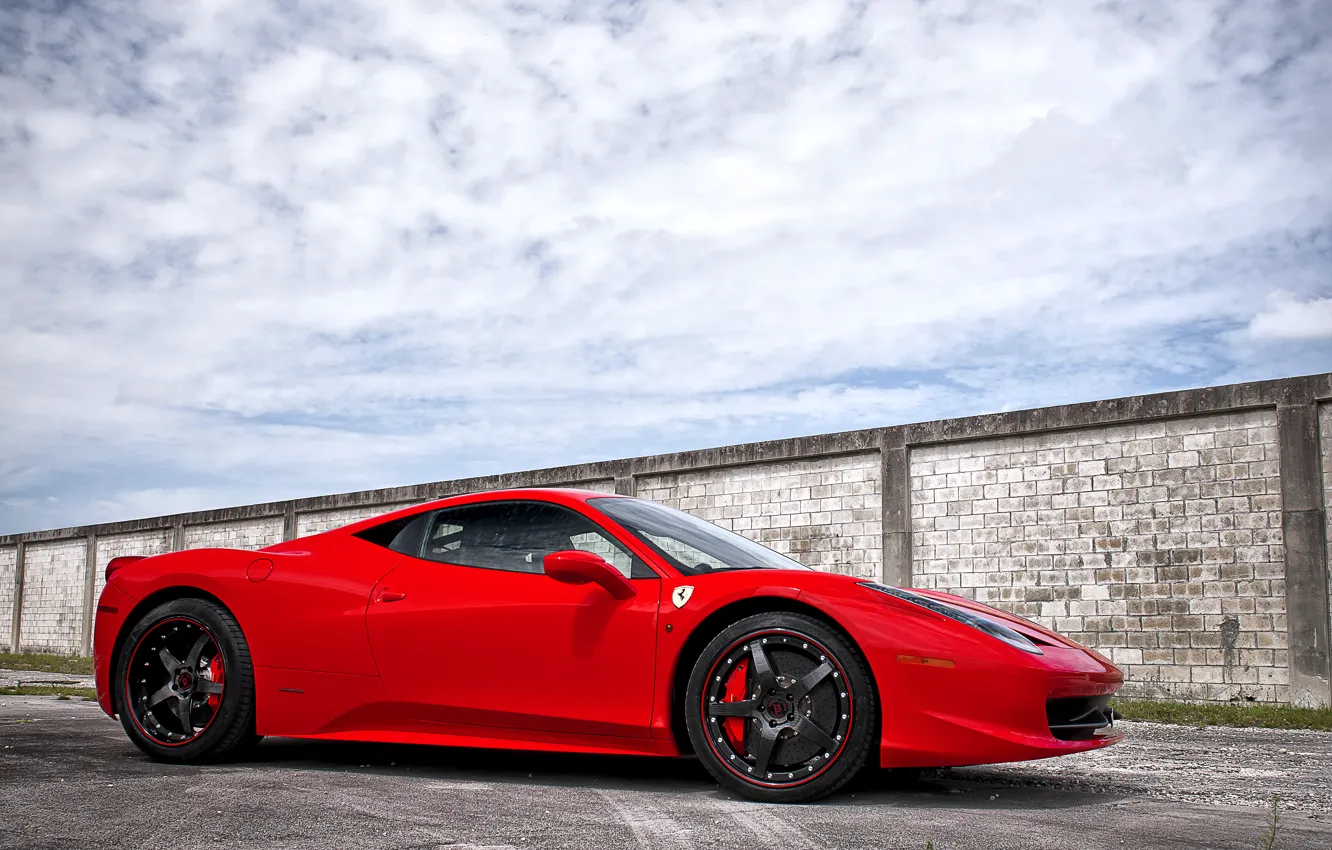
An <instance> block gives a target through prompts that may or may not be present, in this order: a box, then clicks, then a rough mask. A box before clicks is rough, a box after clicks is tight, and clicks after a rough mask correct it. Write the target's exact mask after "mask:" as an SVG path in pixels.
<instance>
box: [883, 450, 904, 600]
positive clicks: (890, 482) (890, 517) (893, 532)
mask: <svg viewBox="0 0 1332 850" xmlns="http://www.w3.org/2000/svg"><path fill="white" fill-rule="evenodd" d="M908 452H909V450H908V449H907V445H906V432H905V431H904V430H903V429H901V428H885V429H884V431H883V434H882V436H881V437H880V441H879V454H880V459H881V461H882V474H883V482H882V486H881V487H880V493H881V494H882V498H883V577H882V581H883V583H884V584H889V585H893V586H894V587H910V586H911V473H910V464H909V462H908V461H909V458H908Z"/></svg>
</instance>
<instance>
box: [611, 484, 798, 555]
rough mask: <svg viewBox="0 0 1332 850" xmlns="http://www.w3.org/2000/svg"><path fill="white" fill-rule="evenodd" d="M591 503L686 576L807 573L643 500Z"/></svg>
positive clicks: (732, 535) (695, 519)
mask: <svg viewBox="0 0 1332 850" xmlns="http://www.w3.org/2000/svg"><path fill="white" fill-rule="evenodd" d="M587 503H588V504H589V505H591V506H592V507H594V508H596V509H597V510H599V511H601V512H602V513H603V514H605V515H606V516H608V517H610V518H611V519H613V520H615V521H616V522H618V523H619V524H620V525H622V526H624V527H625V529H627V530H628V531H629V532H631V533H632V534H633V535H634V536H636V537H637V538H638V539H639V540H641V541H643V542H644V543H646V544H647V545H648V546H649V547H651V548H652V550H653V551H655V552H656V553H657V554H658V555H660V556H661V557H663V558H665V559H666V561H667V562H668V563H669V564H670V565H671V566H673V567H675V568H676V569H677V570H679V571H680V572H682V573H688V574H696V573H710V572H716V571H718V570H807V569H809V567H806V566H804V565H803V564H801V563H800V562H798V561H793V560H791V559H790V558H788V557H786V556H785V555H779V554H777V553H776V552H774V551H772V550H771V549H768V548H766V547H764V546H760V545H759V544H757V543H755V542H754V541H752V540H749V539H748V538H745V537H741V536H740V535H739V534H736V533H735V532H733V531H727V530H726V529H724V528H721V527H719V526H716V525H713V524H712V523H710V522H704V521H703V520H701V519H699V518H698V517H695V516H691V515H689V514H687V513H685V512H684V511H677V510H676V509H675V508H668V507H666V506H665V505H661V504H658V503H656V502H648V501H644V500H642V499H626V498H611V497H604V498H596V499H588V500H587Z"/></svg>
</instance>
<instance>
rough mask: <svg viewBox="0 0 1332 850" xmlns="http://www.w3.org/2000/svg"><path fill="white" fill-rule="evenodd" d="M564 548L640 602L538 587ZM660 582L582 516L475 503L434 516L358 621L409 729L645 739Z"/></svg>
mask: <svg viewBox="0 0 1332 850" xmlns="http://www.w3.org/2000/svg"><path fill="white" fill-rule="evenodd" d="M567 549H582V550H584V551H590V552H595V553H596V554H598V555H601V556H602V557H603V558H605V559H606V560H607V561H609V562H610V563H612V565H613V566H615V567H616V568H617V569H619V570H620V572H621V573H623V574H624V575H626V576H627V577H629V578H630V579H631V584H632V585H633V586H634V587H635V588H636V589H637V591H638V592H637V594H636V595H634V596H633V597H631V598H629V599H625V600H618V599H615V598H613V597H612V596H611V595H610V594H609V593H607V592H606V590H604V589H603V588H602V587H600V586H599V585H596V584H582V585H576V584H564V583H561V582H559V581H556V580H555V579H553V578H550V577H548V576H546V575H545V574H544V572H543V570H542V560H543V558H544V557H545V555H546V554H548V553H549V552H552V551H560V550H567ZM659 584H660V579H658V578H657V576H656V574H655V573H653V572H652V571H651V570H650V569H648V568H647V567H646V566H645V565H643V564H642V563H641V562H639V561H638V560H637V559H635V558H634V557H632V556H631V555H630V553H629V551H628V550H627V549H626V547H624V546H623V545H622V544H620V543H619V542H618V541H616V540H615V539H614V538H613V537H612V536H611V535H610V534H609V533H607V532H606V531H605V530H603V529H602V528H600V527H599V526H598V525H596V524H595V523H594V522H593V521H592V520H591V519H589V518H587V517H586V516H584V515H582V514H580V513H577V512H575V511H573V510H571V509H569V508H564V507H560V506H557V505H554V504H550V503H546V502H537V501H507V502H482V503H479V504H473V505H466V506H462V507H456V508H447V509H444V510H441V511H438V512H436V513H435V514H434V515H433V517H431V519H430V520H429V522H428V525H426V526H425V533H424V535H423V539H422V542H421V545H420V548H419V550H417V551H415V552H413V553H411V554H409V555H408V557H406V558H404V559H403V561H402V562H401V563H400V564H399V565H398V566H397V567H395V568H394V569H393V571H392V572H390V573H389V574H388V575H387V576H385V577H384V578H383V579H382V580H381V582H380V583H379V585H378V586H377V587H376V588H375V590H374V592H373V593H372V594H371V602H370V607H369V609H368V610H367V614H366V622H367V627H368V630H369V634H370V642H371V646H372V648H373V650H374V656H375V661H376V664H377V665H378V668H379V672H380V676H381V678H382V679H383V681H384V686H385V688H386V690H387V691H388V695H389V698H390V699H391V700H393V701H394V702H396V703H397V704H398V705H399V706H400V707H401V708H402V709H403V710H405V711H406V712H407V713H409V714H410V715H412V716H414V717H416V718H418V719H422V720H432V721H441V722H447V723H460V724H467V725H472V726H488V727H500V728H508V729H529V730H539V731H546V732H566V733H577V734H596V735H616V736H624V737H641V738H646V737H650V723H651V712H652V693H653V682H654V675H653V674H654V664H655V656H656V621H657V606H658V592H659Z"/></svg>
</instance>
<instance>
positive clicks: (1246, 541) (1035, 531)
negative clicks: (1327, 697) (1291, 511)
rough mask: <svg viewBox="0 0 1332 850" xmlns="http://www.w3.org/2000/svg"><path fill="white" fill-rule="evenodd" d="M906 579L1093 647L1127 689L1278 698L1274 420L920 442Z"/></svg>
mask: <svg viewBox="0 0 1332 850" xmlns="http://www.w3.org/2000/svg"><path fill="white" fill-rule="evenodd" d="M910 465H911V499H912V505H911V513H912V531H913V540H912V544H913V557H912V560H913V574H914V577H915V582H916V584H917V585H918V586H921V587H931V588H938V589H942V590H948V591H950V592H954V593H958V594H959V595H963V596H967V597H970V598H974V599H976V600H978V601H981V602H987V603H990V604H995V605H997V606H999V607H1002V608H1005V609H1007V610H1010V611H1012V612H1014V613H1016V614H1019V615H1021V616H1024V617H1028V618H1030V619H1032V620H1036V621H1037V622H1040V623H1042V624H1044V625H1046V626H1048V627H1050V628H1053V629H1055V630H1057V631H1060V632H1062V633H1064V634H1067V635H1069V636H1071V637H1073V638H1074V639H1076V640H1080V641H1082V642H1083V643H1086V644H1089V645H1092V646H1095V647H1096V648H1097V649H1099V650H1101V651H1102V652H1104V653H1105V654H1107V655H1109V656H1110V657H1111V658H1112V659H1114V661H1115V662H1116V663H1118V664H1120V665H1122V666H1123V667H1124V668H1125V670H1126V672H1127V675H1128V677H1129V686H1128V687H1127V688H1126V692H1129V693H1134V694H1138V695H1147V696H1170V697H1177V698H1189V699H1208V700H1231V699H1239V700H1259V701H1263V702H1274V701H1285V700H1286V699H1287V696H1288V693H1287V684H1288V681H1287V659H1286V643H1287V638H1286V605H1285V581H1284V578H1285V576H1284V561H1283V548H1282V510H1281V482H1280V479H1279V477H1278V476H1279V471H1278V457H1277V435H1276V414H1275V412H1274V411H1270V410H1259V411H1249V412H1242V413H1235V414H1222V415H1216V416H1205V417H1193V418H1188V419H1177V420H1169V421H1164V422H1150V423H1140V424H1134V425H1124V426H1115V427H1108V428H1089V429H1083V430H1078V431H1069V432H1062V433H1051V434H1039V435H1031V436H1018V437H1005V438H1001V439H997V440H986V441H975V442H963V443H953V444H948V445H942V446H934V447H926V448H920V449H916V450H914V451H912V453H911V464H910Z"/></svg>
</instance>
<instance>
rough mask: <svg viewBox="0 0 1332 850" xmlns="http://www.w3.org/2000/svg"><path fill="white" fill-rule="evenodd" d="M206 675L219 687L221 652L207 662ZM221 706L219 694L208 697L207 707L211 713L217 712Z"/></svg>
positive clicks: (220, 679) (220, 682)
mask: <svg viewBox="0 0 1332 850" xmlns="http://www.w3.org/2000/svg"><path fill="white" fill-rule="evenodd" d="M208 675H209V678H211V679H212V680H213V681H214V682H217V683H218V684H219V685H220V684H222V679H223V672H222V653H221V652H219V653H218V654H217V655H214V656H213V659H212V660H211V661H209V662H208ZM221 704H222V695H221V694H209V695H208V707H209V708H210V709H212V710H213V711H217V707H218V706H219V705H221Z"/></svg>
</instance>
